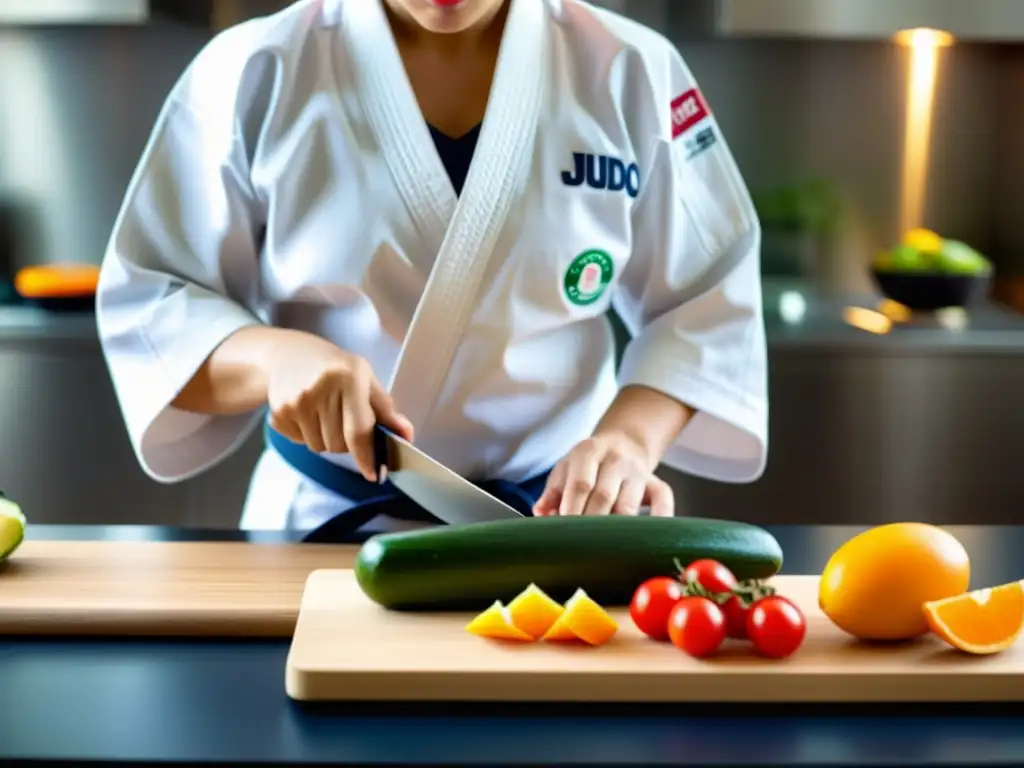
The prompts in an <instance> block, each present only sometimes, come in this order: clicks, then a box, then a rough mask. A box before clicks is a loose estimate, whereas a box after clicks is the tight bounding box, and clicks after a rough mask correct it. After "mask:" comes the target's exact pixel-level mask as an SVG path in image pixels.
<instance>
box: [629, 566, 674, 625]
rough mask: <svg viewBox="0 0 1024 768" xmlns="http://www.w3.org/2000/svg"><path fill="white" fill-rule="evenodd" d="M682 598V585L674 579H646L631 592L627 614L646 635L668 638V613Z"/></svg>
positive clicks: (659, 577) (661, 577)
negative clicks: (631, 598)
mask: <svg viewBox="0 0 1024 768" xmlns="http://www.w3.org/2000/svg"><path fill="white" fill-rule="evenodd" d="M682 599H683V585H682V584H680V583H679V581H678V580H676V579H670V578H669V577H667V576H658V577H656V578H653V579H648V580H647V581H645V582H644V583H643V584H641V585H640V586H639V587H638V588H637V590H636V592H634V593H633V601H632V602H631V603H630V604H629V615H630V616H632V617H633V623H634V624H636V626H637V628H638V629H639V630H640V631H641V632H643V633H644V634H645V635H647V636H648V637H652V638H654V639H655V640H668V615H669V614H670V613H671V612H672V609H673V608H675V606H676V603H678V602H679V601H680V600H682Z"/></svg>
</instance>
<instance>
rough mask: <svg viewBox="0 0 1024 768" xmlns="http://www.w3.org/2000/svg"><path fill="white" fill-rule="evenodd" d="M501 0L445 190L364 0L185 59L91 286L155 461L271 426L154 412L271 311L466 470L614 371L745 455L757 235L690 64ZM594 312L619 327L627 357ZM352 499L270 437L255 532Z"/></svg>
mask: <svg viewBox="0 0 1024 768" xmlns="http://www.w3.org/2000/svg"><path fill="white" fill-rule="evenodd" d="M510 2H511V3H512V5H511V8H510V10H509V15H508V19H507V24H506V29H505V33H504V38H503V40H502V43H501V50H500V54H499V58H498V65H497V70H496V74H495V78H494V83H493V87H492V91H491V95H490V99H489V103H488V108H487V114H486V117H485V119H484V122H483V126H482V129H481V133H480V137H479V141H478V144H477V148H476V152H475V155H474V157H473V162H472V165H471V167H470V171H469V175H468V178H467V180H466V184H465V187H464V189H463V191H462V194H461V195H456V193H455V190H454V189H453V187H452V184H451V182H450V181H449V179H448V177H447V175H446V172H445V169H444V166H443V165H442V163H441V161H440V158H439V156H438V154H437V151H436V149H435V147H434V145H433V143H432V141H431V136H430V133H429V129H428V126H427V125H426V123H425V122H424V119H423V117H422V115H421V113H420V110H419V108H418V106H417V103H416V99H415V97H414V95H413V92H412V89H411V87H410V85H409V81H408V79H407V77H406V75H405V71H404V69H403V65H402V61H401V59H400V57H399V53H398V49H397V47H396V45H395V42H394V39H393V37H392V34H391V31H390V28H389V25H388V22H387V19H386V17H385V14H384V11H383V8H382V5H381V1H380V0H302V1H301V2H298V3H296V4H294V5H292V6H290V7H289V8H287V9H285V10H284V11H282V12H280V13H277V14H275V15H273V16H269V17H266V18H261V19H256V20H253V21H249V22H246V23H244V24H241V25H239V26H237V27H235V28H232V29H229V30H227V31H225V32H223V33H221V34H220V35H218V36H217V37H216V38H215V39H214V40H213V41H212V42H211V43H210V44H209V45H208V46H207V47H206V48H205V49H204V50H203V51H202V52H201V53H200V54H199V55H198V56H197V58H196V59H195V61H194V62H193V63H192V65H191V66H190V67H189V68H188V70H187V71H186V73H185V74H184V75H183V76H182V78H181V80H180V81H179V82H178V83H177V85H176V86H175V88H174V89H173V92H172V93H171V95H170V96H169V98H168V100H167V102H166V105H165V106H164V108H163V110H162V112H161V114H160V116H159V120H158V122H157V125H156V127H155V129H154V131H153V134H152V137H151V139H150V141H149V143H148V145H147V147H146V149H145V153H144V155H143V157H142V160H141V162H140V164H139V167H138V170H137V171H136V173H135V175H134V177H133V179H132V181H131V184H130V187H129V189H128V192H127V196H126V199H125V202H124V205H123V208H122V210H121V212H120V214H119V216H118V218H117V222H116V226H115V229H114V232H113V235H112V237H111V240H110V244H109V249H108V251H107V253H106V255H105V258H104V261H103V267H102V275H101V280H100V286H99V291H98V296H97V314H98V325H99V330H100V336H101V341H102V345H103V351H104V354H105V356H106V360H107V362H108V365H109V369H110V372H111V375H112V378H113V382H114V386H115V388H116V392H117V396H118V399H119V402H120V404H121V408H122V411H123V415H124V419H125V422H126V424H127V428H128V432H129V435H130V438H131V441H132V444H133V446H134V448H135V450H136V453H137V455H138V459H139V461H140V463H141V465H142V466H143V467H144V468H145V470H146V472H147V473H148V474H149V475H150V476H151V477H153V478H155V479H157V480H159V481H162V482H174V481H178V480H182V479H185V478H188V477H190V476H193V475H196V474H197V473H200V472H202V471H204V470H206V469H207V468H209V467H211V466H212V465H214V464H215V463H216V462H218V461H220V460H222V459H223V458H225V457H226V456H228V455H229V454H230V453H231V452H232V451H233V450H234V449H235V448H236V447H237V446H238V445H239V444H240V443H241V442H242V441H243V440H245V439H246V437H247V436H248V435H250V434H251V431H252V430H253V428H254V427H256V426H257V424H258V423H259V422H260V420H261V418H262V416H263V414H262V413H253V414H249V415H244V416H231V417H225V416H206V415H199V414H193V413H186V412H183V411H181V410H178V409H175V408H174V407H172V406H171V405H170V403H171V402H172V400H173V399H174V398H175V396H176V395H177V393H178V392H179V391H180V390H181V389H182V387H183V386H184V385H185V384H186V383H187V382H188V381H189V379H190V378H191V377H192V376H193V374H194V373H195V372H196V370H197V369H198V368H199V367H200V365H201V364H202V363H203V361H204V360H205V358H206V357H207V356H208V355H209V354H210V353H211V351H213V349H214V348H216V347H217V346H218V345H219V344H220V343H221V342H222V341H223V340H224V339H225V338H226V337H227V336H229V335H230V334H231V333H233V332H235V331H237V330H239V329H240V328H243V327H245V326H249V325H253V324H259V323H264V324H274V325H283V326H288V327H294V328H302V329H305V330H309V331H313V332H316V333H319V334H322V335H323V336H325V337H327V338H329V339H331V340H332V341H333V342H335V343H337V344H338V345H339V346H340V347H342V348H344V349H346V350H348V351H350V352H353V353H357V354H359V355H362V356H364V357H365V358H367V359H368V360H369V361H370V362H371V363H372V365H373V368H374V370H375V371H376V373H377V376H378V377H379V378H380V380H381V381H382V382H384V383H385V384H387V385H388V386H389V387H390V390H391V392H392V394H393V395H394V397H395V399H396V403H397V405H398V408H399V409H400V410H401V411H402V412H403V413H405V414H406V415H407V416H408V417H409V418H410V419H411V421H412V422H413V424H414V425H415V427H416V435H417V444H418V445H419V446H420V447H421V448H423V449H424V450H425V451H427V452H428V453H430V454H431V455H433V456H434V457H435V458H437V459H438V460H439V461H441V462H443V463H444V464H446V465H448V466H449V467H451V468H452V469H454V470H455V471H457V472H459V473H461V474H463V475H464V476H470V477H503V478H507V479H510V480H513V481H518V480H522V479H525V478H527V477H530V476H532V475H535V474H537V473H539V472H542V471H544V470H546V469H549V468H550V467H551V466H552V464H554V463H555V462H557V461H558V460H559V459H561V458H562V457H563V456H564V455H565V454H566V453H567V452H568V451H569V450H570V449H571V448H572V447H573V446H574V445H575V444H576V443H577V442H579V441H580V440H582V439H584V438H586V437H588V436H589V435H590V433H591V432H592V430H593V428H594V427H595V425H596V424H597V422H598V420H599V419H600V417H601V415H602V414H603V413H604V411H605V410H606V409H607V407H608V406H609V404H610V403H611V402H612V400H613V399H614V397H615V395H616V393H617V391H618V390H619V388H620V387H622V386H625V385H629V384H642V385H645V386H648V387H652V388H654V389H656V390H659V391H662V392H664V393H667V394H668V395H671V396H672V397H674V398H677V399H678V400H680V401H683V402H685V403H687V404H688V405H690V406H692V407H693V408H695V409H697V411H698V413H697V415H696V416H695V418H693V419H692V421H691V422H690V423H689V424H688V425H687V427H686V428H685V429H684V430H683V432H682V434H681V435H680V436H679V438H678V440H677V441H676V442H675V444H674V445H672V446H671V448H670V449H669V451H668V453H667V455H666V456H665V459H664V461H665V463H666V464H668V465H670V466H672V467H675V468H677V469H680V470H682V471H684V472H688V473H692V474H696V475H700V476H704V477H708V478H712V479H717V480H721V481H726V482H748V481H751V480H754V479H756V478H757V477H758V476H759V475H760V474H761V473H762V471H763V468H764V465H765V461H766V445H767V423H768V403H767V393H766V389H767V386H766V353H765V340H764V326H763V320H762V311H761V287H760V279H759V246H760V228H759V224H758V221H757V217H756V215H755V212H754V208H753V206H752V203H751V200H750V197H749V194H748V192H747V189H746V187H745V185H744V182H743V180H742V179H741V176H740V174H739V172H738V170H737V167H736V165H735V162H734V160H733V158H732V156H731V154H730V151H729V149H728V146H727V144H726V141H725V139H724V137H723V136H722V134H721V132H720V130H719V127H718V124H717V123H716V121H715V118H714V116H713V115H712V114H711V112H710V110H709V108H708V106H707V104H706V102H705V100H704V98H703V97H702V95H701V93H700V90H699V88H698V85H697V83H696V82H695V81H694V78H693V76H692V75H691V73H690V70H689V69H688V68H687V66H686V64H685V63H684V61H683V59H682V58H681V56H680V55H679V53H678V52H677V51H676V49H675V48H674V47H673V46H672V45H671V44H670V43H669V42H668V41H667V40H666V39H665V38H664V37H662V36H661V35H659V34H657V33H656V32H654V31H652V30H650V29H647V28H645V27H643V26H641V25H639V24H636V23H634V22H632V21H629V20H627V19H625V18H623V17H621V16H619V15H616V14H614V13H611V12H609V11H606V10H602V9H598V8H595V7H593V6H591V5H589V4H587V3H584V2H580V1H579V0H510ZM611 307H614V308H615V310H616V311H617V312H618V313H619V315H620V316H621V317H622V319H623V321H624V322H625V324H626V325H627V327H628V329H629V330H630V332H631V334H632V337H633V338H632V341H631V343H630V345H629V347H628V348H627V350H626V352H625V357H624V360H623V363H622V366H621V369H620V370H619V371H618V373H617V374H616V371H615V367H614V345H613V337H612V333H611V330H610V326H609V322H608V319H607V317H606V313H607V311H608V310H609V308H611ZM329 458H331V459H332V460H334V461H337V462H339V463H341V464H343V465H345V466H352V465H351V464H350V463H349V459H348V457H347V456H331V457H329ZM345 504H346V501H345V500H344V499H340V498H339V497H337V496H335V495H333V494H332V493H330V492H329V491H327V490H325V489H323V488H321V487H319V486H316V485H315V484H313V483H311V482H310V481H308V480H306V479H305V478H303V477H302V476H301V475H299V474H298V473H297V472H295V471H294V470H293V469H292V468H291V467H290V466H289V465H287V464H285V463H284V462H283V460H281V459H280V457H278V456H277V455H276V454H275V453H274V452H273V451H268V452H267V453H265V454H264V456H263V457H262V459H261V460H260V462H259V464H258V465H257V468H256V472H255V475H254V478H253V483H252V487H251V489H250V495H249V500H248V502H247V505H246V510H245V514H244V515H243V521H242V525H243V527H246V528H281V527H285V526H289V525H291V526H296V527H299V528H312V527H314V526H316V525H318V524H319V523H320V522H322V521H323V520H325V519H326V518H328V517H330V516H332V515H334V514H335V513H337V512H339V511H340V510H342V509H343V508H344V506H345Z"/></svg>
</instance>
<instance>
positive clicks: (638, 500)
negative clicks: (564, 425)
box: [533, 432, 675, 517]
mask: <svg viewBox="0 0 1024 768" xmlns="http://www.w3.org/2000/svg"><path fill="white" fill-rule="evenodd" d="M656 466H657V460H655V459H653V458H652V457H651V456H649V455H648V454H647V453H646V452H645V451H644V449H643V448H642V446H641V445H640V444H639V443H638V442H637V441H635V440H633V439H631V438H630V437H628V436H627V435H625V434H622V433H618V432H610V433H606V434H602V435H598V436H595V437H591V438H589V439H587V440H584V441H583V442H582V443H580V444H579V445H577V446H576V447H575V448H573V449H572V450H571V451H570V452H569V454H568V455H567V456H566V457H565V458H564V459H562V460H561V461H560V462H558V464H556V465H555V468H554V469H553V470H552V471H551V475H550V476H549V477H548V482H547V486H546V487H545V489H544V493H543V494H542V495H541V497H540V499H538V500H537V504H536V505H535V506H534V508H533V514H534V515H536V516H537V517H546V516H551V515H636V514H639V512H640V508H641V507H644V506H649V507H650V508H651V515H656V516H658V517H671V516H672V515H674V514H675V499H674V497H673V494H672V489H671V488H670V487H669V485H668V484H667V483H665V481H664V480H662V479H660V478H659V477H656V476H655V475H654V468H655V467H656Z"/></svg>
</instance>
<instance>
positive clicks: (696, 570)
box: [683, 560, 736, 593]
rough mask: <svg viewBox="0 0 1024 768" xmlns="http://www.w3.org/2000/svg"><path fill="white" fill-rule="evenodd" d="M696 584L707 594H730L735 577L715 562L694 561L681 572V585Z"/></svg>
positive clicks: (734, 583) (733, 586) (734, 585)
mask: <svg viewBox="0 0 1024 768" xmlns="http://www.w3.org/2000/svg"><path fill="white" fill-rule="evenodd" d="M691 581H693V582H696V583H697V584H700V585H701V586H702V587H704V589H706V590H707V591H708V592H716V593H721V592H732V591H733V590H734V589H735V588H736V577H735V576H733V575H732V571H730V570H729V569H728V568H726V567H725V566H724V565H722V564H721V563H720V562H718V561H717V560H694V561H693V562H692V563H690V564H689V565H688V566H686V568H685V569H684V570H683V583H684V584H687V583H689V582H691Z"/></svg>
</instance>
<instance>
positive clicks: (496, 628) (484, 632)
mask: <svg viewBox="0 0 1024 768" xmlns="http://www.w3.org/2000/svg"><path fill="white" fill-rule="evenodd" d="M466 631H467V632H469V633H470V634H471V635H476V636H477V637H486V638H489V639H491V640H519V641H522V642H533V639H534V638H533V637H531V636H530V635H529V634H527V633H526V632H524V631H523V630H521V629H519V627H517V626H516V625H515V624H513V623H512V617H511V616H510V615H509V610H508V608H506V607H505V606H503V605H502V604H501V601H500V600H496V601H495V602H494V605H492V606H491V607H490V608H488V609H487V610H486V611H484V612H483V613H480V614H478V615H477V616H476V617H475V618H474V619H473V620H472V621H471V622H469V624H467V625H466Z"/></svg>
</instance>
